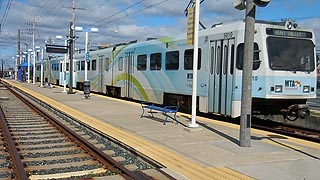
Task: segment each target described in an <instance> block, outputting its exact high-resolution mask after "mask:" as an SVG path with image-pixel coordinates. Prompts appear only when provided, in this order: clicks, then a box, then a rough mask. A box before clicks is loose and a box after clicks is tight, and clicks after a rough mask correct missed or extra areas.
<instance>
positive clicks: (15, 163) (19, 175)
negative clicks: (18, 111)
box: [0, 107, 29, 180]
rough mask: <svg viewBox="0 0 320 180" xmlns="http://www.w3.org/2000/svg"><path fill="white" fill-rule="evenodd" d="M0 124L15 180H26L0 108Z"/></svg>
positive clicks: (25, 174) (26, 177) (21, 163)
mask: <svg viewBox="0 0 320 180" xmlns="http://www.w3.org/2000/svg"><path fill="white" fill-rule="evenodd" d="M0 123H1V130H2V134H3V138H4V140H5V143H6V145H5V146H6V148H8V152H9V154H10V156H11V159H12V169H13V171H14V173H15V179H21V180H28V179H29V178H28V175H27V173H26V171H25V169H24V166H23V162H22V161H21V158H20V154H19V153H18V150H17V148H16V145H15V142H14V140H13V138H12V136H11V133H10V130H9V128H8V126H7V122H6V118H5V115H4V113H3V111H2V108H1V107H0Z"/></svg>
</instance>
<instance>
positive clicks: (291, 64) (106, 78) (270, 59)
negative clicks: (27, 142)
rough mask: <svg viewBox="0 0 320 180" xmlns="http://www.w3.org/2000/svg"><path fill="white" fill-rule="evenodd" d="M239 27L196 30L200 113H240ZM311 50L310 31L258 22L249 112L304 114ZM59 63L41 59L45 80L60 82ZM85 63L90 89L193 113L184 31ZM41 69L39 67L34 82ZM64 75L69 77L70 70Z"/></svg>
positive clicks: (313, 79) (94, 55) (313, 76)
mask: <svg viewBox="0 0 320 180" xmlns="http://www.w3.org/2000/svg"><path fill="white" fill-rule="evenodd" d="M244 30H245V23H244V21H235V22H228V23H222V24H217V25H213V26H212V27H211V28H210V29H205V30H201V31H200V32H199V49H198V52H199V58H198V84H197V89H198V91H197V110H198V111H200V112H204V113H214V114H221V115H226V116H230V117H239V116H240V110H241V91H242V70H243V53H244ZM137 33H138V32H137ZM315 52H316V50H315V37H314V32H313V31H312V30H308V29H300V28H299V29H298V28H296V26H293V23H292V22H266V21H256V24H255V35H254V59H253V72H252V111H253V113H254V114H260V115H279V114H281V115H283V116H284V117H285V118H287V119H290V120H295V119H296V118H298V117H300V118H304V117H306V116H307V115H308V114H309V109H308V107H307V105H306V101H307V99H310V98H316V88H317V87H316V84H317V71H316V53H315ZM85 60H86V56H85V53H82V54H75V55H74V82H73V84H74V86H75V88H78V89H83V84H84V76H85V75H84V72H85V71H84V69H85ZM63 62H64V58H63V57H59V58H54V59H52V60H51V61H50V62H49V61H47V62H45V65H44V66H45V67H46V68H44V69H45V70H44V77H45V81H46V82H48V78H50V81H51V83H53V84H57V85H63V78H64V77H63V75H62V74H63V72H62V69H63V68H62V67H63ZM49 63H50V64H49ZM87 67H88V73H87V74H88V80H89V81H90V88H91V91H92V92H98V93H102V94H106V95H109V96H115V97H121V98H129V99H134V100H139V101H150V102H154V103H157V104H161V105H177V106H178V107H179V110H184V111H187V112H188V111H189V112H190V110H191V95H192V78H193V71H192V69H193V46H187V44H186V34H182V35H179V36H172V37H164V38H156V39H148V40H146V41H142V42H131V43H126V44H120V45H116V46H113V47H109V48H105V49H101V50H96V51H90V61H89V62H88V66H87ZM39 70H40V64H38V65H37V79H38V80H39V81H40V71H39ZM50 74H51V75H50ZM66 76H67V78H66V79H67V81H68V79H69V78H68V76H69V72H68V70H67V72H66Z"/></svg>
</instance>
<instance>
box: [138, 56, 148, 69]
mask: <svg viewBox="0 0 320 180" xmlns="http://www.w3.org/2000/svg"><path fill="white" fill-rule="evenodd" d="M146 69H147V55H146V54H142V55H138V58H137V70H138V71H145V70H146Z"/></svg>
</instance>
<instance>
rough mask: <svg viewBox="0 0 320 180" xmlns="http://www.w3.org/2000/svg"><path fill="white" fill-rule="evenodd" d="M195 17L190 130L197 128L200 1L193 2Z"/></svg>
mask: <svg viewBox="0 0 320 180" xmlns="http://www.w3.org/2000/svg"><path fill="white" fill-rule="evenodd" d="M195 2H196V4H195V12H194V13H195V15H194V48H193V78H192V79H193V80H192V112H191V124H189V127H190V128H196V127H199V124H197V123H196V116H197V108H196V107H197V80H198V56H199V54H198V47H199V16H200V15H199V13H200V0H195Z"/></svg>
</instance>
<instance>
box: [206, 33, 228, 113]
mask: <svg viewBox="0 0 320 180" xmlns="http://www.w3.org/2000/svg"><path fill="white" fill-rule="evenodd" d="M233 53H234V39H224V40H217V41H212V42H211V44H210V71H209V72H210V73H209V93H208V100H209V104H208V107H209V112H214V113H219V114H227V115H231V104H232V103H231V101H232V82H233V73H232V72H231V69H232V68H230V67H232V66H233V64H234V55H233Z"/></svg>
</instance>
